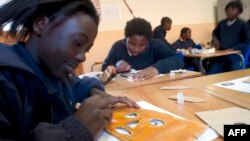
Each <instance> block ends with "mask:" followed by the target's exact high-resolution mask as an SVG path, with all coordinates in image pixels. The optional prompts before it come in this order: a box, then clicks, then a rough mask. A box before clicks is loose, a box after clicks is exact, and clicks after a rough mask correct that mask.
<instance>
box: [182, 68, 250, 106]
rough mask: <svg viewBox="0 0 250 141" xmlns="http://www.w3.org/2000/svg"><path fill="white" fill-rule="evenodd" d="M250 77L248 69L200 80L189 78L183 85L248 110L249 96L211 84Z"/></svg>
mask: <svg viewBox="0 0 250 141" xmlns="http://www.w3.org/2000/svg"><path fill="white" fill-rule="evenodd" d="M246 76H250V69H245V70H239V71H232V72H228V73H221V74H216V75H208V76H203V77H200V78H191V79H189V80H185V83H184V84H185V85H191V86H194V87H196V88H198V89H202V90H204V91H206V92H208V93H210V94H212V95H214V96H216V97H219V98H222V99H224V100H227V101H230V102H232V103H235V104H237V105H239V106H241V107H244V108H248V109H250V94H249V93H244V92H239V91H235V90H231V89H226V88H222V87H217V86H214V85H213V84H215V83H219V82H224V81H229V80H234V79H238V78H242V77H246Z"/></svg>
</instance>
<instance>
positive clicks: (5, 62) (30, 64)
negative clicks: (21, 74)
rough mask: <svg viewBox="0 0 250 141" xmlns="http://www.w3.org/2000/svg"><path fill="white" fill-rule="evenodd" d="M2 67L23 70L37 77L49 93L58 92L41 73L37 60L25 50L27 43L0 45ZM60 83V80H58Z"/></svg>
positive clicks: (0, 64) (0, 63)
mask: <svg viewBox="0 0 250 141" xmlns="http://www.w3.org/2000/svg"><path fill="white" fill-rule="evenodd" d="M0 52H1V54H0V66H7V67H12V68H16V69H22V70H25V71H27V72H30V73H32V74H33V75H35V76H37V77H38V78H39V79H40V80H41V81H42V82H43V84H44V86H45V87H46V88H47V91H48V93H50V94H53V93H56V92H57V91H58V89H56V86H55V85H53V84H52V82H51V80H50V79H49V78H48V77H47V76H46V75H45V74H44V73H43V72H42V71H41V69H40V68H39V66H38V65H37V63H36V62H35V60H34V59H33V58H32V56H31V55H30V54H29V52H28V51H27V50H26V48H25V43H23V42H19V43H17V44H15V45H13V46H10V45H6V44H2V43H0ZM58 83H59V80H58Z"/></svg>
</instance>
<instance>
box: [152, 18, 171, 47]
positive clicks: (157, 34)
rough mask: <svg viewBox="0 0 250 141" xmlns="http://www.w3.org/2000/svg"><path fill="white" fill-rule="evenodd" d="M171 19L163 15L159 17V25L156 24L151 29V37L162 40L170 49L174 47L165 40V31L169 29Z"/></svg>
mask: <svg viewBox="0 0 250 141" xmlns="http://www.w3.org/2000/svg"><path fill="white" fill-rule="evenodd" d="M171 26H172V20H171V19H170V18H169V17H163V18H162V19H161V25H159V26H157V27H156V28H155V29H154V31H153V38H155V39H160V40H162V41H163V42H164V43H165V44H166V45H167V46H169V47H170V48H171V49H172V50H174V48H173V47H172V46H171V44H170V43H169V42H168V41H167V40H166V35H167V31H169V30H171Z"/></svg>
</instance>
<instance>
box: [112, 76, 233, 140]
mask: <svg viewBox="0 0 250 141" xmlns="http://www.w3.org/2000/svg"><path fill="white" fill-rule="evenodd" d="M184 81H185V80H177V81H173V82H167V83H158V84H152V85H147V86H141V87H135V88H130V89H126V90H119V91H112V92H110V94H111V95H114V96H127V97H129V98H130V99H132V100H134V101H142V100H143V101H146V102H149V103H151V104H153V105H155V106H157V107H160V108H162V109H164V110H167V111H169V112H172V113H174V114H176V115H179V116H181V117H184V118H186V119H190V120H194V121H198V122H203V121H202V120H201V119H200V118H199V117H197V116H196V115H195V113H196V112H202V111H209V110H218V109H223V108H229V107H235V106H237V105H235V104H233V103H231V102H228V101H225V100H223V99H220V98H218V97H215V96H213V95H211V94H210V93H208V92H206V91H203V90H201V89H198V88H196V87H192V88H190V89H183V90H182V92H183V94H184V96H192V97H197V98H201V99H203V100H205V102H203V103H191V102H184V104H178V103H177V101H176V100H171V99H169V98H168V97H170V96H172V95H176V94H177V93H178V92H179V90H161V89H160V88H161V87H162V86H176V85H185V84H186V83H185V82H184ZM203 123H204V122H203ZM204 124H205V123H204ZM215 140H220V141H222V140H223V138H222V137H219V138H217V139H215Z"/></svg>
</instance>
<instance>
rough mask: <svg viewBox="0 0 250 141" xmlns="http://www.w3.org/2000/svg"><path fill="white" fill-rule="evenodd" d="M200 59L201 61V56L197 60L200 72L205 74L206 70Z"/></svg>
mask: <svg viewBox="0 0 250 141" xmlns="http://www.w3.org/2000/svg"><path fill="white" fill-rule="evenodd" d="M202 61H203V59H202V58H200V61H199V64H200V65H199V66H200V72H201V73H202V74H206V70H205V69H204V67H203V64H202Z"/></svg>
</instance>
